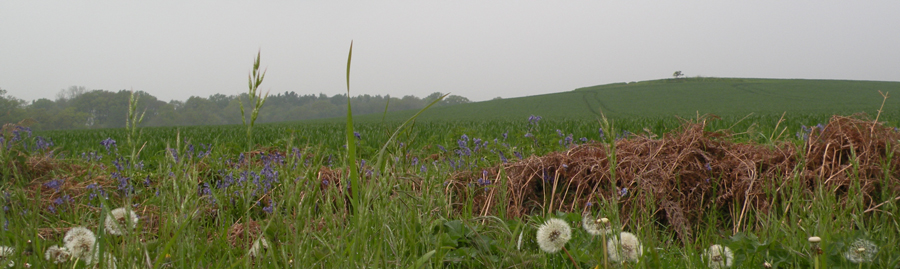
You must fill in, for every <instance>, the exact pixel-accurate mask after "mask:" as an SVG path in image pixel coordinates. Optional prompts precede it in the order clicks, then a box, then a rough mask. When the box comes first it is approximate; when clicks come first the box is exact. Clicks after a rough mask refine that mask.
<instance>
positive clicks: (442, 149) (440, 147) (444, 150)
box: [437, 145, 447, 152]
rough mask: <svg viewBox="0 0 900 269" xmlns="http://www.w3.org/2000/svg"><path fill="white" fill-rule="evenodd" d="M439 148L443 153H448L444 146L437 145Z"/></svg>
mask: <svg viewBox="0 0 900 269" xmlns="http://www.w3.org/2000/svg"><path fill="white" fill-rule="evenodd" d="M437 147H438V148H439V149H441V151H443V152H447V149H445V148H444V146H441V145H437Z"/></svg>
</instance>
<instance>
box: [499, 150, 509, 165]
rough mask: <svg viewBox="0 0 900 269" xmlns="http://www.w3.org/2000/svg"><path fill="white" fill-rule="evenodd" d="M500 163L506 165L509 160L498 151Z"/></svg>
mask: <svg viewBox="0 0 900 269" xmlns="http://www.w3.org/2000/svg"><path fill="white" fill-rule="evenodd" d="M499 153H500V161H501V162H503V163H507V162H508V161H509V160H507V159H506V156H504V155H503V152H502V151H500V152H499Z"/></svg>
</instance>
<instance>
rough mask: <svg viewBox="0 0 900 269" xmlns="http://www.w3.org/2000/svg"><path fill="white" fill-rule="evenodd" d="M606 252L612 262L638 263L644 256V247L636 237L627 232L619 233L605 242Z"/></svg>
mask: <svg viewBox="0 0 900 269" xmlns="http://www.w3.org/2000/svg"><path fill="white" fill-rule="evenodd" d="M606 252H607V254H609V259H610V260H611V261H613V262H625V261H634V262H636V261H638V259H640V258H641V255H643V254H644V247H643V246H641V241H640V240H638V238H637V236H634V234H632V233H629V232H621V233H619V236H618V237H615V236H613V237H612V238H610V239H609V240H607V241H606Z"/></svg>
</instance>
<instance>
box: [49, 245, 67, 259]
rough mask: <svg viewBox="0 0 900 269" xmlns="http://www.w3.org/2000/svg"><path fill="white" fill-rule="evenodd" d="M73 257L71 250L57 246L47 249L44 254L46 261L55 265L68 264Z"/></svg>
mask: <svg viewBox="0 0 900 269" xmlns="http://www.w3.org/2000/svg"><path fill="white" fill-rule="evenodd" d="M71 256H72V253H69V250H68V249H66V247H59V246H57V245H53V246H50V247H49V248H47V251H46V252H44V259H46V260H48V261H51V262H53V263H63V262H67V261H69V257H71Z"/></svg>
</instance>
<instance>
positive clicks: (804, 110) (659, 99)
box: [360, 78, 900, 120]
mask: <svg viewBox="0 0 900 269" xmlns="http://www.w3.org/2000/svg"><path fill="white" fill-rule="evenodd" d="M898 90H900V82H881V81H841V80H787V79H738V78H685V79H664V80H654V81H642V82H633V83H627V84H626V83H617V84H609V85H599V86H593V87H586V88H580V89H576V90H573V91H568V92H560V93H551V94H545V95H536V96H528V97H520V98H510V99H502V100H491V101H484V102H477V103H469V104H462V105H456V106H450V107H439V108H435V109H432V110H429V111H427V112H425V113H423V114H422V115H421V116H420V117H419V118H420V119H422V120H485V119H521V118H523V117H527V116H528V115H541V116H543V117H545V118H551V119H589V120H593V119H596V118H598V117H599V116H600V112H601V111H602V112H603V113H604V114H605V115H606V116H607V117H610V118H636V117H637V118H648V117H649V118H666V119H668V118H672V117H675V116H680V117H695V116H696V115H697V114H714V115H718V116H722V117H738V118H740V117H744V116H746V115H749V114H751V113H752V114H754V115H767V116H769V115H777V116H780V115H781V114H782V113H786V114H787V115H788V116H791V117H797V116H803V115H820V114H846V115H849V114H852V113H858V112H865V113H869V114H872V115H874V114H876V112H877V110H878V108H879V107H880V106H881V102H882V100H883V98H882V96H881V94H879V91H881V92H884V93H894V94H900V91H898ZM885 108H886V110H885V113H889V114H891V115H897V114H898V112H900V98H888V99H887V101H886V103H885ZM411 115H412V112H395V113H391V114H389V115H388V119H392V120H402V119H406V118H408V117H409V116H411ZM381 117H382V115H367V116H363V117H360V119H361V120H369V119H380V118H381Z"/></svg>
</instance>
